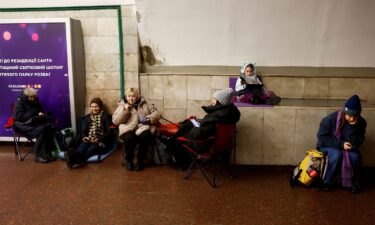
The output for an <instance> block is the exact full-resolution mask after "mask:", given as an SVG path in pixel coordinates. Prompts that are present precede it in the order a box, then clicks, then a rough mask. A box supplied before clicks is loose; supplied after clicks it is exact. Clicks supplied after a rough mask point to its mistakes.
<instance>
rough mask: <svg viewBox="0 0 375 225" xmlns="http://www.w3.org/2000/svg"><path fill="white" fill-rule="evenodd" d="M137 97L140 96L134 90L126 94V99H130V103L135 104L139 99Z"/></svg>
mask: <svg viewBox="0 0 375 225" xmlns="http://www.w3.org/2000/svg"><path fill="white" fill-rule="evenodd" d="M137 98H138V96H137V95H136V94H135V93H134V92H129V93H128V94H127V95H126V101H128V103H129V104H130V105H133V104H134V103H135V102H136V101H137Z"/></svg>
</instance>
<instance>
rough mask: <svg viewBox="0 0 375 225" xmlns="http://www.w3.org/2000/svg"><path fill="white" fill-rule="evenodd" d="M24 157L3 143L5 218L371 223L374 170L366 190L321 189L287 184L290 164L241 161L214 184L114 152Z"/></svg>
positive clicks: (0, 209) (0, 176) (1, 213)
mask: <svg viewBox="0 0 375 225" xmlns="http://www.w3.org/2000/svg"><path fill="white" fill-rule="evenodd" d="M33 158H34V155H30V156H29V157H28V158H26V160H25V161H24V162H20V161H18V159H17V158H16V157H15V156H14V154H13V146H12V145H8V144H5V143H0V224H2V225H4V224H48V225H51V224H146V225H149V224H197V225H200V224H288V225H290V224H303V225H305V224H307V225H308V224H327V225H332V224H340V225H346V224H353V225H354V224H355V225H359V224H374V218H375V206H374V205H375V181H374V180H375V179H374V177H375V175H373V173H372V172H373V171H374V170H373V169H367V170H365V171H364V172H365V174H366V176H364V179H363V182H362V183H363V192H362V193H361V194H359V195H352V194H351V193H349V192H348V191H345V190H337V191H334V192H330V193H326V192H317V191H316V189H311V188H303V187H297V188H294V189H291V188H290V186H289V183H288V179H289V174H290V171H291V169H292V168H291V167H281V166H267V167H265V166H248V167H240V168H238V171H237V177H236V178H235V179H233V180H230V179H229V178H228V177H227V176H225V177H224V178H223V179H222V180H221V181H220V183H219V187H218V188H216V189H213V188H211V187H210V186H208V184H207V183H206V181H205V180H204V179H203V177H202V176H201V174H200V173H199V172H198V171H197V172H196V173H194V174H193V177H192V179H189V180H183V179H182V176H183V172H181V171H176V170H173V169H171V168H170V167H168V166H164V167H148V168H146V169H145V170H144V171H143V172H128V171H126V170H125V169H124V168H123V167H121V152H120V151H117V152H115V153H114V154H112V155H111V156H109V158H107V159H106V160H105V161H104V162H102V163H98V164H96V163H91V164H88V165H86V166H84V167H83V168H79V169H74V170H69V169H67V167H66V166H65V162H64V161H61V160H59V161H56V162H52V163H49V164H38V163H35V162H34V161H33Z"/></svg>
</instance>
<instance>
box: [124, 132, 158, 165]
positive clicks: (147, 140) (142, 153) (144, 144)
mask: <svg viewBox="0 0 375 225" xmlns="http://www.w3.org/2000/svg"><path fill="white" fill-rule="evenodd" d="M152 139H153V135H152V133H151V131H149V130H146V131H144V132H142V133H141V134H140V135H139V136H137V135H136V134H135V132H134V131H132V132H128V133H126V134H125V135H124V136H123V141H124V153H125V159H126V161H128V162H132V161H133V159H134V155H135V149H136V147H137V144H139V145H138V154H137V163H138V164H142V163H143V162H144V161H145V159H146V155H147V150H148V147H149V146H150V144H151V143H152V141H153V140H152Z"/></svg>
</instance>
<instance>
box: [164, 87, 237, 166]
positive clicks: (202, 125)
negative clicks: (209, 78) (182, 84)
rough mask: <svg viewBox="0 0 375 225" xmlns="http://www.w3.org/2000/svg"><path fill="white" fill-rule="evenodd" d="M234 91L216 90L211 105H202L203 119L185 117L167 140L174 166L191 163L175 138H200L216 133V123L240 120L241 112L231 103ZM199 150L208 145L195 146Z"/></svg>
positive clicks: (205, 148)
mask: <svg viewBox="0 0 375 225" xmlns="http://www.w3.org/2000/svg"><path fill="white" fill-rule="evenodd" d="M233 95H234V91H233V89H231V88H226V89H224V90H220V91H217V92H215V93H214V94H213V97H212V100H211V105H209V106H202V109H203V110H204V111H205V112H206V113H207V114H206V115H205V116H204V117H203V119H201V120H196V119H195V118H194V119H192V118H190V119H187V120H185V121H183V122H182V126H181V127H180V128H179V130H178V131H177V133H176V134H175V135H174V136H173V137H172V139H171V140H170V142H169V146H168V147H169V149H170V151H172V154H173V156H174V158H175V160H176V163H175V165H174V166H175V168H176V169H183V170H186V169H187V168H188V166H189V165H190V163H191V159H190V157H189V155H188V153H187V152H186V151H185V150H184V149H183V148H182V147H181V145H180V143H179V142H178V141H176V139H177V138H178V137H180V136H183V137H185V138H187V139H191V140H202V139H206V138H208V137H211V136H214V135H215V134H216V125H217V124H218V123H226V124H229V123H232V124H235V123H237V122H238V121H239V120H240V117H241V113H240V111H239V110H238V108H237V107H236V106H235V105H234V104H233V103H232V98H233ZM197 147H198V148H197V149H198V150H200V151H202V152H203V151H207V150H208V149H209V148H208V146H204V145H202V146H197Z"/></svg>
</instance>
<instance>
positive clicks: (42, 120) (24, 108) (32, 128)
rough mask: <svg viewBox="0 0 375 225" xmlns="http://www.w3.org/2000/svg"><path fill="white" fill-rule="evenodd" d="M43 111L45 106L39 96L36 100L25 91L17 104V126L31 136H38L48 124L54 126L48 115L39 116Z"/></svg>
mask: <svg viewBox="0 0 375 225" xmlns="http://www.w3.org/2000/svg"><path fill="white" fill-rule="evenodd" d="M39 112H43V107H42V105H41V104H40V102H39V99H38V98H37V99H36V100H35V101H34V102H33V101H30V100H29V99H28V96H26V95H24V93H23V91H22V92H21V94H20V96H19V97H18V100H17V102H16V105H15V109H14V121H15V126H16V128H17V129H18V130H19V131H21V132H22V133H24V134H27V135H28V136H30V137H31V138H35V137H37V136H38V135H39V134H40V133H41V132H42V131H43V130H44V129H45V128H46V126H49V127H52V123H50V122H49V118H48V117H47V116H39V115H38V114H39Z"/></svg>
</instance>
